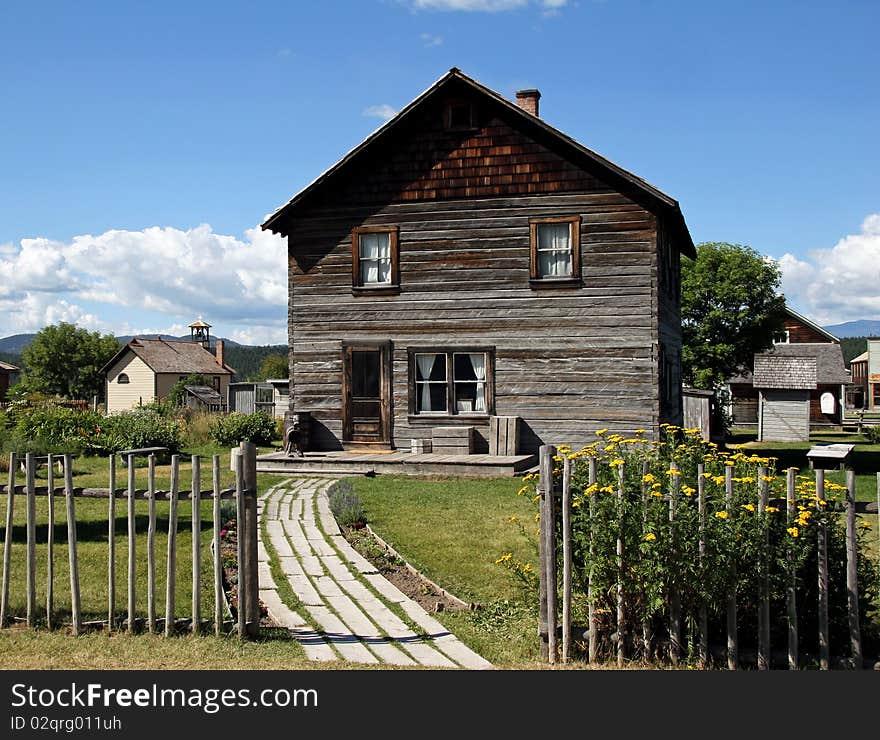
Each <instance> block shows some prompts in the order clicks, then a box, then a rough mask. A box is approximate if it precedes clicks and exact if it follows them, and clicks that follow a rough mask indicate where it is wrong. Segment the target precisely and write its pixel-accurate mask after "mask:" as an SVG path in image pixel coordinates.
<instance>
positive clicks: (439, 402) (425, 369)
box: [409, 348, 494, 415]
mask: <svg viewBox="0 0 880 740" xmlns="http://www.w3.org/2000/svg"><path fill="white" fill-rule="evenodd" d="M409 356H410V362H409V366H410V373H409V377H410V399H411V404H410V412H411V413H413V414H417V415H430V414H439V415H457V414H460V415H468V414H477V415H485V414H489V413H490V407H491V405H492V400H491V399H492V393H491V389H492V374H493V373H492V366H493V364H494V362H493V360H494V357H493V353H492V351H491V350H488V349H483V348H467V349H461V350H447V349H442V350H441V349H434V348H430V349H411V350H410V351H409Z"/></svg>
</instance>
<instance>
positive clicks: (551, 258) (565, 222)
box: [529, 216, 581, 287]
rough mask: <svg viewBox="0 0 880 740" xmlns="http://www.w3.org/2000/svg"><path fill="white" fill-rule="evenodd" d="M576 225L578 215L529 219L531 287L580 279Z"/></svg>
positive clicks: (578, 233) (579, 235) (577, 229)
mask: <svg viewBox="0 0 880 740" xmlns="http://www.w3.org/2000/svg"><path fill="white" fill-rule="evenodd" d="M580 227H581V218H580V216H564V217H554V218H530V219H529V229H530V241H531V259H530V260H529V262H530V278H531V284H532V286H533V287H538V286H541V285H560V284H562V285H572V284H577V283H579V282H580V278H581V249H580V241H581V228H580Z"/></svg>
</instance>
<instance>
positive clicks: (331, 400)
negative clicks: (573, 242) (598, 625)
mask: <svg viewBox="0 0 880 740" xmlns="http://www.w3.org/2000/svg"><path fill="white" fill-rule="evenodd" d="M496 113H497V112H496ZM499 116H501V117H499ZM477 117H478V120H480V121H482V124H481V126H480V127H479V128H478V130H475V131H467V132H460V131H459V132H449V131H444V130H443V128H442V125H441V120H442V119H441V108H440V107H439V106H426V110H425V112H424V113H423V114H422V115H420V116H417V117H415V118H414V120H413V121H411V122H409V123H408V125H409V127H410V132H411V133H410V135H409V136H407V135H405V134H398V135H397V136H396V137H395V139H394V146H393V147H392V146H391V145H390V144H388V145H383V144H381V142H379V143H377V144H376V145H375V148H373V149H370V150H368V151H369V154H365V156H364V158H363V160H362V161H358V162H356V163H353V164H352V171H351V172H349V173H348V175H347V176H346V177H345V178H344V181H343V182H342V184H341V186H340V187H336V188H330V187H327V188H324V189H323V190H320V191H319V193H318V194H317V195H310V196H307V199H306V200H304V201H303V202H302V204H300V205H298V206H297V211H296V214H295V216H294V217H292V218H291V219H290V220H289V222H288V223H286V224H285V226H286V229H287V231H288V233H289V275H290V280H289V289H290V299H289V342H290V362H291V368H290V369H291V377H292V378H293V379H294V380H293V382H292V393H293V403H292V406H293V408H295V409H296V410H297V411H309V412H311V413H312V415H313V418H314V420H315V423H314V425H313V444H314V445H315V446H316V447H318V448H325V449H326V448H338V447H339V446H340V441H341V432H342V425H341V417H342V397H341V392H342V386H341V374H342V362H341V344H342V341H343V340H355V339H356V340H364V341H383V340H390V341H391V342H392V343H393V382H392V395H393V439H394V443H395V445H396V446H399V447H408V446H409V443H410V440H411V439H414V438H421V439H429V438H430V437H431V428H432V427H433V426H450V425H454V424H457V423H462V424H468V425H474V424H475V423H474V422H473V421H472V420H470V419H468V420H467V421H464V420H459V419H456V417H455V416H450V417H443V418H442V419H437V418H431V419H426V418H413V417H412V416H410V415H409V413H408V412H409V409H408V377H407V375H408V367H407V348H409V347H416V346H420V345H421V346H425V345H432V346H437V347H439V346H445V347H448V348H449V349H450V350H454V349H455V348H456V347H461V346H472V347H473V346H484V347H489V348H494V351H495V398H494V404H493V403H492V401H491V400H490V407H492V406H494V409H493V411H494V413H495V414H498V415H504V416H520V417H522V418H523V420H524V424H523V427H522V437H521V449H522V450H524V451H535V450H536V449H537V447H538V445H539V444H542V443H571V444H582V443H585V442H589V441H593V440H594V439H595V436H594V431H595V430H596V429H598V428H600V427H608V428H609V429H613V430H619V431H621V432H624V431H627V430H634V429H636V428H645V429H648V430H656V429H657V427H658V425H659V423H660V422H661V421H663V420H670V421H675V420H680V418H681V399H680V397H678V396H676V398H675V399H672V400H671V403H670V408H669V409H668V410H667V411H666V412H665V413H663V414H661V409H660V398H659V388H658V360H659V354H660V353H659V347H660V345H661V343H662V344H664V345H665V347H666V348H667V352H668V353H669V355H670V356H671V358H672V361H673V364H674V365H675V367H678V364H677V363H679V362H680V341H681V328H680V321H679V317H678V308H677V305H676V302H677V293H676V292H675V290H677V288H676V289H675V290H672V289H670V290H669V291H667V295H666V296H665V298H664V304H663V307H661V306H660V302H659V297H658V276H657V269H658V254H657V251H658V250H657V246H658V244H657V242H658V236H657V230H658V224H657V218H656V217H655V215H654V214H653V213H651V212H649V211H648V210H647V209H646V208H645V207H644V206H643V205H641V204H640V203H639V202H637V201H636V199H635V198H636V196H634V195H632V194H625V193H623V192H620V190H621V189H625V188H618V187H612V186H610V185H608V184H605V183H603V182H601V181H600V179H599V177H598V176H596V175H594V174H592V173H590V172H586V171H584V170H582V169H580V168H579V167H575V166H574V165H572V164H571V163H569V162H567V161H566V160H564V159H563V158H562V157H560V156H557V154H555V153H554V152H553V151H551V150H550V149H549V148H548V146H549V144H548V145H545V144H542V143H539V142H538V141H535V140H533V139H531V138H530V137H529V136H527V135H525V134H523V133H520V132H518V131H516V130H514V128H512V127H511V125H509V124H508V122H506V121H505V120H503V116H502V114H500V113H498V114H497V115H493V114H492V111H489V110H486V109H482V110H479V111H478V113H477ZM573 215H579V216H580V218H581V229H580V235H581V236H580V247H581V255H582V257H581V264H582V276H583V286H582V287H568V288H552V289H539V290H535V289H532V288H530V285H529V251H530V250H529V219H530V218H535V217H548V216H573ZM364 225H370V226H375V225H396V226H398V227H399V245H400V292H399V294H398V295H382V296H380V295H357V296H354V295H352V285H351V269H352V268H351V264H352V258H351V230H352V229H353V228H354V227H358V226H364ZM666 243H667V245H668V249H669V255H670V256H669V258H668V259H671V260H673V261H674V264H673V265H672V274H673V275H674V276H675V280H677V275H678V252H677V250H676V247H677V245H673V244H671V239H670V238H669V237H668V236H667V237H666ZM661 313H662V317H661V316H658V314H661ZM679 377H680V376H679ZM676 380H678V379H677V378H676ZM476 426H477V432H478V438H477V440H476V443H477V448H476V450H475V451H477V452H481V451H486V450H487V449H488V446H487V444H486V440H485V436H486V432H487V431H488V418H487V419H486V420H485V421H484V422H480V423H477V424H476Z"/></svg>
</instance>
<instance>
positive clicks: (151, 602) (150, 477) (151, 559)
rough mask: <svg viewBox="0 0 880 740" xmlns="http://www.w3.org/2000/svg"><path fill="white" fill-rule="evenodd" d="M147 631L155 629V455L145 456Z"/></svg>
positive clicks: (152, 631)
mask: <svg viewBox="0 0 880 740" xmlns="http://www.w3.org/2000/svg"><path fill="white" fill-rule="evenodd" d="M147 631H148V632H150V633H154V632H155V631H156V456H155V455H154V454H150V455H149V456H148V457H147Z"/></svg>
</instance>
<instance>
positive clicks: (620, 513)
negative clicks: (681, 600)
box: [615, 463, 626, 668]
mask: <svg viewBox="0 0 880 740" xmlns="http://www.w3.org/2000/svg"><path fill="white" fill-rule="evenodd" d="M624 466H625V463H621V464H620V465H619V466H618V468H617V527H618V531H617V543H616V547H615V550H616V554H617V667H618V668H623V665H624V661H625V660H626V611H625V609H624V601H623V599H624V594H623V555H624V549H623V548H624V545H623V532H624V516H625V509H624V496H625V495H626V491H625V490H624Z"/></svg>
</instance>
